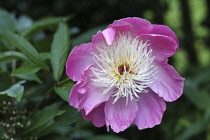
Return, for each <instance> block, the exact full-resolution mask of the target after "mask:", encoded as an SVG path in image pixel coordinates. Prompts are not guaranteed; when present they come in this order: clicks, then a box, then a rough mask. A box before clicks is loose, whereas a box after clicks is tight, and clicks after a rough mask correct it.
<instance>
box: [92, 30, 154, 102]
mask: <svg viewBox="0 0 210 140" xmlns="http://www.w3.org/2000/svg"><path fill="white" fill-rule="evenodd" d="M97 49H98V53H99V55H97V54H94V53H93V59H94V61H95V64H96V67H92V68H91V69H92V71H93V75H94V76H93V78H92V80H93V81H94V82H95V83H96V84H97V85H98V86H101V87H107V89H106V90H105V91H104V92H103V93H102V94H103V95H104V94H107V93H109V92H112V95H111V96H112V97H115V99H114V102H113V104H114V103H115V102H117V100H119V99H120V98H126V104H127V102H128V99H130V100H131V101H132V100H135V101H137V100H138V99H139V98H140V97H139V93H141V92H145V93H146V92H148V91H147V90H146V89H147V87H148V86H149V85H150V84H151V83H153V82H154V81H155V75H156V73H157V67H156V66H155V65H154V64H153V61H154V58H155V57H154V56H153V55H152V49H151V48H150V47H149V44H148V43H147V42H144V43H143V41H141V40H140V39H139V38H132V37H131V36H130V35H126V34H120V35H119V37H118V38H117V39H115V41H114V42H113V43H112V44H111V45H105V44H102V47H101V48H97Z"/></svg>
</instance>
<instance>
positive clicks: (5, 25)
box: [0, 9, 16, 34]
mask: <svg viewBox="0 0 210 140" xmlns="http://www.w3.org/2000/svg"><path fill="white" fill-rule="evenodd" d="M15 25H16V20H15V18H14V16H13V15H11V14H10V13H8V12H7V11H5V10H3V9H0V34H1V33H2V32H4V31H7V30H9V31H14V30H15Z"/></svg>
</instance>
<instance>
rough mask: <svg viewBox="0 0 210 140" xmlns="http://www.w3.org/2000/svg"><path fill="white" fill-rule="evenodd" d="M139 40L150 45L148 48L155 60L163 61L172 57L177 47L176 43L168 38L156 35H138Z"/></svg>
mask: <svg viewBox="0 0 210 140" xmlns="http://www.w3.org/2000/svg"><path fill="white" fill-rule="evenodd" d="M139 39H140V40H143V41H144V42H146V41H147V43H149V44H150V46H149V47H151V49H152V51H153V52H152V53H153V56H155V59H156V60H163V59H165V58H167V57H170V56H173V55H174V54H175V53H176V51H177V49H178V45H177V43H176V41H175V40H174V39H173V38H171V37H168V36H163V35H157V34H144V35H140V37H139Z"/></svg>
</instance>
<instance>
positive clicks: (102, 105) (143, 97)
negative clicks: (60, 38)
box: [66, 17, 184, 133]
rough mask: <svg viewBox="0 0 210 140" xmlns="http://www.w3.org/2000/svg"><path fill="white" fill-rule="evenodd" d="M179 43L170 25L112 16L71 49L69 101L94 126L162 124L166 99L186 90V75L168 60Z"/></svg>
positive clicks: (115, 127) (121, 128) (117, 128)
mask: <svg viewBox="0 0 210 140" xmlns="http://www.w3.org/2000/svg"><path fill="white" fill-rule="evenodd" d="M178 46H179V42H178V39H177V37H176V35H175V34H174V32H173V31H172V30H171V29H170V28H169V27H167V26H164V25H154V24H151V23H150V22H149V21H147V20H145V19H141V18H136V17H134V18H124V19H120V20H116V21H114V23H113V24H111V25H109V26H108V27H107V28H106V29H105V30H103V31H99V32H98V33H97V34H96V35H94V36H93V38H92V42H91V43H85V44H82V45H80V46H76V47H75V48H74V49H73V50H72V52H71V53H70V55H69V57H68V60H67V62H66V73H67V75H68V76H69V77H70V78H71V79H72V80H73V81H77V83H76V84H75V85H74V86H73V88H72V90H71V93H70V99H69V104H70V105H71V106H73V107H75V108H77V109H79V110H81V113H82V116H83V118H84V119H85V120H87V121H90V120H92V122H93V124H94V125H95V126H96V127H102V126H104V125H106V126H107V129H108V130H109V126H110V127H111V128H112V129H113V131H115V132H117V133H118V132H120V131H124V130H125V129H126V128H128V127H129V126H130V125H131V124H135V125H137V127H138V128H139V129H145V128H151V127H154V126H155V125H158V124H160V122H161V119H162V116H163V113H164V111H165V109H166V103H165V101H168V102H172V101H175V100H176V99H177V98H179V97H180V96H181V94H182V91H183V85H184V78H182V77H180V75H179V74H178V73H177V72H176V70H175V69H174V68H173V67H172V66H171V65H169V64H168V63H167V61H168V57H170V56H173V55H174V54H175V52H176V51H177V50H178Z"/></svg>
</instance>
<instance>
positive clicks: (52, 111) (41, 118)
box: [24, 103, 65, 134]
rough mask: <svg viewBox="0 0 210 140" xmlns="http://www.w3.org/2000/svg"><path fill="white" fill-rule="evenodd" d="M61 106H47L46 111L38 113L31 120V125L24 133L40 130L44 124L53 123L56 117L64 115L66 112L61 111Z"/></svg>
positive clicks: (57, 104) (56, 104)
mask: <svg viewBox="0 0 210 140" xmlns="http://www.w3.org/2000/svg"><path fill="white" fill-rule="evenodd" d="M59 106H60V104H59V103H55V104H52V105H48V106H46V107H45V108H44V109H42V110H39V111H37V112H36V113H35V114H34V115H33V116H32V119H31V121H32V122H31V125H30V126H29V128H28V129H27V130H26V131H25V132H24V134H26V133H29V132H31V131H34V130H36V129H39V128H40V127H42V126H43V125H44V124H46V123H48V122H49V121H51V120H52V119H53V118H54V117H56V116H58V115H61V114H63V113H64V112H65V111H64V110H60V109H59Z"/></svg>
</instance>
